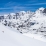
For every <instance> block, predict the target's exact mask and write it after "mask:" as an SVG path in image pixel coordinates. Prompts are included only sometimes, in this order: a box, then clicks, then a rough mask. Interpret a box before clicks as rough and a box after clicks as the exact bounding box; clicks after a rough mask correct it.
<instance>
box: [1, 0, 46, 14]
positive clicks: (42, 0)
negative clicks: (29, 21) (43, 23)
mask: <svg viewBox="0 0 46 46" xmlns="http://www.w3.org/2000/svg"><path fill="white" fill-rule="evenodd" d="M40 7H44V8H46V0H0V14H5V13H12V12H13V13H14V12H15V13H16V12H19V11H36V10H37V9H38V8H40Z"/></svg>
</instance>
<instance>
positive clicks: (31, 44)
mask: <svg viewBox="0 0 46 46" xmlns="http://www.w3.org/2000/svg"><path fill="white" fill-rule="evenodd" d="M0 46H46V42H42V41H39V40H36V39H34V38H29V37H26V36H23V35H21V34H19V33H16V32H14V31H11V30H10V29H8V28H6V27H5V26H3V25H2V24H0Z"/></svg>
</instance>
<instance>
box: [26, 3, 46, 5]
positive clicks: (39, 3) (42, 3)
mask: <svg viewBox="0 0 46 46" xmlns="http://www.w3.org/2000/svg"><path fill="white" fill-rule="evenodd" d="M25 5H46V3H33V4H25Z"/></svg>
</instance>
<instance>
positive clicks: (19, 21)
mask: <svg viewBox="0 0 46 46" xmlns="http://www.w3.org/2000/svg"><path fill="white" fill-rule="evenodd" d="M0 23H2V24H3V25H5V26H8V27H10V28H11V29H14V30H18V31H17V32H19V33H28V32H30V33H35V34H40V35H43V36H45V37H46V8H43V7H41V8H39V9H37V10H36V11H35V12H31V11H27V12H25V11H20V12H18V13H10V14H5V15H3V16H2V15H1V16H0Z"/></svg>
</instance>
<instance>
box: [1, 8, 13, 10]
mask: <svg viewBox="0 0 46 46" xmlns="http://www.w3.org/2000/svg"><path fill="white" fill-rule="evenodd" d="M7 9H13V8H0V10H7Z"/></svg>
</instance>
